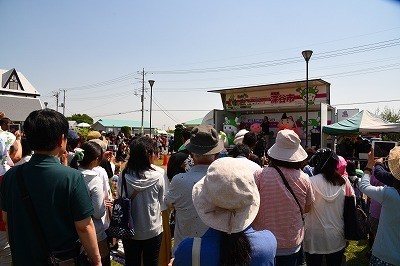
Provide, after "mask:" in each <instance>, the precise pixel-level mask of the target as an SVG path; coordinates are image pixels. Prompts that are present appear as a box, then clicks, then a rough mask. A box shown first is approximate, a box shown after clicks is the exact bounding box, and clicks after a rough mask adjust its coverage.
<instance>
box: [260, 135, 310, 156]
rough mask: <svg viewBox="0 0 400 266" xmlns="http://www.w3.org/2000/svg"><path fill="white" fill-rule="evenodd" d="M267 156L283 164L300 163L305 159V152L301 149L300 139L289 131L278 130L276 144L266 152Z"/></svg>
mask: <svg viewBox="0 0 400 266" xmlns="http://www.w3.org/2000/svg"><path fill="white" fill-rule="evenodd" d="M268 156H270V157H271V158H274V159H276V160H280V161H285V162H292V163H295V162H302V161H304V160H305V159H307V152H306V151H305V150H304V149H303V147H301V145H300V139H299V137H298V136H297V134H296V133H295V132H294V131H293V130H291V129H283V130H280V131H279V132H278V134H277V136H276V142H275V144H274V145H272V147H271V148H270V149H269V150H268Z"/></svg>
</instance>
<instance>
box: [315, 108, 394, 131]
mask: <svg viewBox="0 0 400 266" xmlns="http://www.w3.org/2000/svg"><path fill="white" fill-rule="evenodd" d="M322 132H323V133H324V134H328V135H350V134H357V133H388V132H400V124H398V123H388V122H386V121H384V120H382V119H381V118H379V117H377V116H376V115H374V114H372V113H370V112H369V111H366V110H363V111H361V112H359V113H358V114H356V115H354V116H352V117H350V118H347V119H346V120H343V121H340V122H337V123H334V124H332V125H329V126H324V127H323V128H322Z"/></svg>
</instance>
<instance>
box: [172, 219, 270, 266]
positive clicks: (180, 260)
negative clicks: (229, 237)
mask: <svg viewBox="0 0 400 266" xmlns="http://www.w3.org/2000/svg"><path fill="white" fill-rule="evenodd" d="M244 234H245V235H246V237H247V238H248V239H249V241H250V246H251V262H250V265H254V266H256V265H257V266H259V265H265V266H269V265H271V266H272V265H275V253H276V239H275V236H274V235H273V234H272V233H271V232H270V231H268V230H263V231H254V229H253V228H251V227H248V228H247V229H245V230H244ZM221 236H222V232H220V231H217V230H215V229H213V228H210V229H208V230H207V232H206V233H205V234H204V235H203V236H202V237H201V248H200V264H201V265H207V266H214V265H220V263H219V262H220V248H221V245H220V243H221ZM192 248H193V238H186V239H185V240H183V241H182V242H181V244H180V245H179V246H178V249H177V250H176V253H175V260H174V265H175V266H183V265H191V263H192Z"/></svg>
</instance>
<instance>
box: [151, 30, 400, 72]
mask: <svg viewBox="0 0 400 266" xmlns="http://www.w3.org/2000/svg"><path fill="white" fill-rule="evenodd" d="M398 45H400V38H396V39H391V40H386V41H380V42H376V43H370V44H365V45H359V46H354V47H349V48H344V49H339V50H333V51H328V52H322V53H319V55H318V56H314V57H313V60H321V59H326V58H331V57H337V56H344V55H351V54H356V53H362V52H368V51H374V50H378V49H384V48H389V47H394V46H398ZM303 61H304V60H303V58H300V57H290V58H284V59H276V60H270V61H262V62H256V63H247V64H239V65H230V66H221V67H209V68H194V69H180V70H166V71H152V72H153V73H155V74H199V73H210V72H222V71H235V70H245V69H254V68H263V67H271V66H280V65H287V64H293V63H299V62H303Z"/></svg>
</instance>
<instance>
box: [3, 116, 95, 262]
mask: <svg viewBox="0 0 400 266" xmlns="http://www.w3.org/2000/svg"><path fill="white" fill-rule="evenodd" d="M24 131H25V135H26V138H27V140H28V143H29V145H30V146H31V148H32V149H33V150H34V155H33V156H32V158H31V160H30V161H29V162H28V163H25V164H23V165H21V166H16V167H14V168H13V169H11V170H9V171H8V172H7V173H6V174H5V175H4V177H3V181H2V184H1V194H0V200H1V207H2V209H3V218H4V220H5V222H6V225H7V232H8V236H9V243H10V247H11V252H12V259H13V264H14V265H45V264H46V263H47V254H46V253H45V252H44V251H43V249H42V247H41V245H40V244H39V239H38V237H37V235H36V233H35V228H34V227H33V223H32V218H31V216H30V215H29V214H28V212H27V210H26V207H25V206H24V204H23V202H22V199H21V193H20V190H19V186H18V182H17V176H16V172H17V170H18V168H19V167H23V171H22V173H23V178H24V181H25V185H26V188H27V190H28V193H29V195H30V198H31V199H32V202H33V206H34V209H35V211H36V213H37V216H38V220H39V223H40V226H41V228H42V231H43V232H44V237H45V239H46V242H47V244H48V246H49V249H50V250H51V251H57V250H66V249H70V248H71V247H73V246H74V243H75V242H76V241H77V240H78V239H80V241H81V243H82V245H83V247H84V248H85V250H86V252H87V253H88V256H89V258H90V260H91V262H92V264H93V265H101V262H100V254H99V251H98V246H97V239H96V232H95V229H94V225H93V221H92V219H91V215H92V214H93V207H92V205H91V200H90V197H89V194H88V191H87V189H86V185H85V182H84V180H83V177H82V174H81V173H80V172H79V171H77V170H75V169H72V168H69V167H66V166H63V165H61V164H60V161H59V156H60V155H61V154H62V153H63V152H65V148H66V142H67V140H66V136H67V133H68V122H67V120H66V118H65V117H64V116H63V115H61V114H60V113H58V112H56V111H53V110H50V109H44V110H38V111H34V112H32V113H31V114H30V115H29V116H28V118H27V119H26V121H25V123H24Z"/></svg>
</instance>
